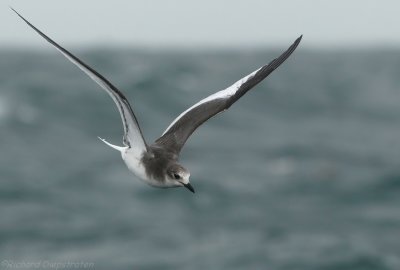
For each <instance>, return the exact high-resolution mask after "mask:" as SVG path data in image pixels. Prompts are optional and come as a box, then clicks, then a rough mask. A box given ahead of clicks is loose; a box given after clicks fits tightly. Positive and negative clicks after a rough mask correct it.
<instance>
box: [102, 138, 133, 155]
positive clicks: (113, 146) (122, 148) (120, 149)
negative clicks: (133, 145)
mask: <svg viewBox="0 0 400 270" xmlns="http://www.w3.org/2000/svg"><path fill="white" fill-rule="evenodd" d="M97 138H99V139H100V140H101V141H102V142H103V143H105V144H107V145H108V146H110V147H111V148H114V149H115V150H118V151H120V152H122V151H125V150H126V149H127V148H128V146H118V145H113V144H111V143H109V142H107V141H106V140H104V139H103V138H100V137H97Z"/></svg>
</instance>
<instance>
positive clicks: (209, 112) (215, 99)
mask: <svg viewBox="0 0 400 270" xmlns="http://www.w3.org/2000/svg"><path fill="white" fill-rule="evenodd" d="M301 38H302V36H300V37H299V38H297V39H296V40H295V41H294V43H293V44H292V45H291V46H290V47H289V48H288V49H287V50H286V51H285V52H284V53H282V54H281V55H280V56H279V57H278V58H276V59H274V60H272V61H271V62H270V63H269V64H267V65H264V66H262V67H261V68H259V69H257V70H256V71H254V72H252V73H250V74H249V75H247V76H245V77H243V78H242V79H240V80H239V81H237V82H236V83H234V84H233V85H231V86H230V87H228V88H226V89H224V90H221V91H219V92H216V93H214V94H212V95H210V96H208V97H206V98H204V99H202V100H200V101H199V102H197V103H196V104H194V105H193V106H191V107H190V108H188V109H187V110H185V111H184V112H183V113H181V114H180V115H179V116H178V117H177V118H176V119H175V120H174V121H173V122H172V123H171V124H170V125H169V126H168V127H167V129H166V130H165V131H164V133H163V134H162V135H161V137H160V138H158V139H157V140H156V141H155V144H156V145H158V146H161V147H164V148H166V149H168V150H170V151H172V152H174V153H176V154H179V152H180V151H181V149H182V147H183V146H184V144H185V142H186V140H187V139H188V138H189V136H190V135H191V134H192V133H193V132H194V131H195V130H196V129H197V128H198V127H199V126H200V125H201V124H203V123H204V122H205V121H207V120H208V119H210V118H211V117H213V116H214V115H216V114H218V113H220V112H223V111H225V110H227V109H228V108H229V107H230V106H231V105H232V104H233V103H235V102H236V101H237V100H238V99H239V98H241V97H242V96H243V95H244V94H246V93H247V91H249V90H250V89H252V88H253V87H254V86H256V85H257V84H258V83H259V82H261V81H262V80H264V79H265V78H266V77H267V76H268V75H269V74H271V73H272V72H273V71H274V70H275V69H276V68H278V67H279V66H280V65H281V64H282V63H283V62H284V61H285V60H286V59H287V58H288V57H289V56H290V55H291V54H292V53H293V52H294V50H295V49H296V48H297V46H298V45H299V43H300V41H301Z"/></svg>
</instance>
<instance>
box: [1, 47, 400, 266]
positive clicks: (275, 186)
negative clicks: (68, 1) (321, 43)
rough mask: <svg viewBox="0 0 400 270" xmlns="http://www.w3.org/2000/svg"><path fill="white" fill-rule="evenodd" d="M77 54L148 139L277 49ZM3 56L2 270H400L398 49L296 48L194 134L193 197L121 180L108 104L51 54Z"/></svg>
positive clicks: (188, 159)
mask: <svg viewBox="0 0 400 270" xmlns="http://www.w3.org/2000/svg"><path fill="white" fill-rule="evenodd" d="M75 52H76V54H77V55H79V56H80V57H81V58H83V59H84V60H85V61H86V62H88V63H89V64H90V65H92V66H93V67H94V68H95V69H97V70H98V71H99V72H100V73H102V74H103V75H105V76H106V77H107V78H108V79H109V80H110V81H112V82H113V83H114V84H115V85H116V86H117V87H119V88H120V89H122V90H123V91H124V92H125V93H126V95H127V97H128V99H129V100H130V101H131V103H132V104H133V108H134V111H135V113H136V116H137V117H138V119H139V122H140V124H141V127H142V130H143V132H144V134H145V136H146V138H147V140H148V142H152V141H154V140H155V139H156V138H157V137H158V136H159V135H160V134H161V133H162V132H163V130H164V129H165V128H166V127H167V126H168V124H169V123H170V122H171V121H172V120H173V119H174V118H175V117H176V116H177V115H178V114H179V113H180V112H182V111H183V110H184V109H186V108H187V107H188V106H190V105H192V104H194V103H195V102H197V101H198V100H200V99H201V98H203V97H206V96H207V95H209V94H211V93H213V92H215V91H217V90H220V89H223V88H225V87H227V86H229V85H230V84H232V83H233V82H235V81H236V80H238V79H240V78H241V77H243V76H244V75H247V74H248V73H250V72H252V71H253V70H255V69H256V68H258V67H259V66H261V65H263V64H265V63H266V62H269V61H270V60H271V59H273V58H274V57H275V56H277V55H279V53H280V51H279V50H268V51H263V50H257V51H249V50H246V51H244V50H243V51H241V50H231V51H223V50H216V51H196V50H193V51H190V50H188V51H178V50H176V51H156V50H152V51H146V50H128V49H118V48H114V49H113V48H107V49H93V50H91V49H86V50H75ZM0 59H1V60H0V70H1V72H0V134H1V135H0V149H1V155H0V215H1V217H0V269H140V270H141V269H229V270H234V269H268V270H275V269H276V270H303V269H304V270H312V269H318V270H324V269H326V270H335V269H338V270H339V269H340V270H344V269H352V270H358V269H360V270H369V269H384V270H386V269H394V270H397V269H400V76H399V74H400V51H396V50H365V51H361V52H360V51H355V50H354V51H353V50H348V51H315V50H307V49H302V48H301V46H300V48H299V49H298V50H297V51H296V52H295V53H294V54H293V55H292V56H291V57H290V58H289V60H288V61H287V62H285V63H284V64H283V65H282V66H281V67H280V68H279V69H278V70H276V71H275V72H274V73H273V74H272V75H270V77H269V78H268V79H267V80H266V81H264V82H263V83H261V84H260V85H259V86H257V87H256V88H255V89H254V90H252V91H251V92H249V93H248V94H247V95H246V96H244V97H243V98H242V99H241V100H239V101H238V102H237V103H236V104H235V105H234V106H232V107H231V108H230V109H229V111H228V112H226V113H224V114H220V115H218V116H216V117H215V118H213V119H211V120H210V121H208V122H207V123H206V124H205V125H203V126H202V127H201V128H199V129H198V130H197V131H196V132H195V133H194V134H193V135H192V137H191V138H190V139H189V140H188V142H187V145H186V146H185V148H184V150H183V152H182V155H181V159H180V160H181V163H182V164H183V165H184V166H186V167H187V168H188V169H189V170H190V171H191V182H192V184H193V186H194V187H195V189H196V194H192V193H190V192H188V191H187V190H186V189H168V190H164V189H155V188H152V187H149V186H147V185H145V184H143V183H142V182H140V181H138V180H137V179H136V178H135V176H134V175H133V174H131V173H130V172H129V171H128V169H127V168H126V167H125V165H124V164H123V162H122V160H121V158H120V155H119V153H117V152H116V151H115V150H113V149H111V148H109V147H107V146H106V145H104V144H103V143H102V142H101V141H99V140H98V139H97V136H100V137H103V138H106V139H107V140H109V141H110V142H112V143H115V144H121V138H122V125H121V122H120V119H119V115H118V112H117V109H116V107H115V105H114V104H113V102H112V100H111V99H110V98H109V97H108V95H107V94H106V93H105V92H104V91H102V90H101V89H100V88H99V87H98V86H97V85H96V84H95V83H93V82H92V81H91V80H90V79H89V78H87V77H86V76H85V75H84V74H83V73H82V72H81V71H80V70H78V69H77V68H76V67H75V66H73V65H72V64H71V63H69V62H68V61H67V60H66V59H64V58H63V57H62V56H61V55H59V54H57V52H55V51H54V50H52V48H50V47H49V48H48V50H47V49H46V50H42V51H29V50H28V51H24V50H5V49H3V50H0Z"/></svg>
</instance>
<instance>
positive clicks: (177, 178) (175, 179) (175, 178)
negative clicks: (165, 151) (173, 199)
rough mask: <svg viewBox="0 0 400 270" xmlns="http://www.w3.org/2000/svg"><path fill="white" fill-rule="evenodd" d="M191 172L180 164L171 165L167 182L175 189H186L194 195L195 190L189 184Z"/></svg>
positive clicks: (168, 169)
mask: <svg viewBox="0 0 400 270" xmlns="http://www.w3.org/2000/svg"><path fill="white" fill-rule="evenodd" d="M189 177H190V172H189V171H188V170H187V169H186V168H184V167H183V166H182V165H180V164H178V163H174V164H171V165H170V166H169V167H168V168H167V176H166V179H165V181H166V182H167V184H169V185H171V186H173V187H185V188H187V189H188V190H190V191H191V192H193V193H194V189H193V187H192V185H191V184H190V182H189Z"/></svg>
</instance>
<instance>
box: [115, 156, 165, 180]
mask: <svg viewBox="0 0 400 270" xmlns="http://www.w3.org/2000/svg"><path fill="white" fill-rule="evenodd" d="M121 156H122V159H123V160H124V162H125V164H126V166H127V167H128V169H129V170H130V171H131V172H133V173H134V174H135V175H136V176H137V177H139V179H140V180H142V181H144V182H145V183H147V184H149V185H151V186H155V187H164V185H163V184H162V183H160V181H157V180H154V179H152V178H149V177H148V176H147V174H146V169H145V167H144V165H143V163H142V162H141V158H142V153H140V154H138V153H135V152H133V151H131V150H130V149H128V150H126V151H122V152H121Z"/></svg>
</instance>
